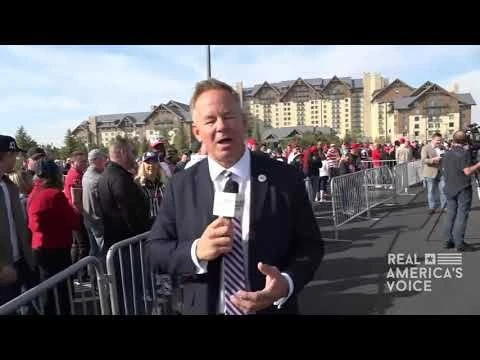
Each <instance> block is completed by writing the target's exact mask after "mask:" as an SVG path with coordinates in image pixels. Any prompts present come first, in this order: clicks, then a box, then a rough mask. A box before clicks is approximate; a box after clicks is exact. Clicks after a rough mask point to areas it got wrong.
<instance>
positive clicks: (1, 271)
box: [0, 265, 17, 285]
mask: <svg viewBox="0 0 480 360" xmlns="http://www.w3.org/2000/svg"><path fill="white" fill-rule="evenodd" d="M16 280H17V271H16V270H15V268H14V267H13V266H11V265H5V266H2V267H1V268H0V285H8V284H11V283H13V282H15V281H16Z"/></svg>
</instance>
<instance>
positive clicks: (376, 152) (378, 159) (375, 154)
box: [372, 144, 382, 168]
mask: <svg viewBox="0 0 480 360" xmlns="http://www.w3.org/2000/svg"><path fill="white" fill-rule="evenodd" d="M372 160H373V167H374V168H378V167H381V166H382V145H381V144H375V145H374V148H373V150H372Z"/></svg>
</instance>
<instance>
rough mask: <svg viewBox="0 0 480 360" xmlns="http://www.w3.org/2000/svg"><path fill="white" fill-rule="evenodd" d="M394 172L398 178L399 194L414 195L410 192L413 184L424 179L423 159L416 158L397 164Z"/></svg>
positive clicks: (397, 190) (397, 187) (397, 188)
mask: <svg viewBox="0 0 480 360" xmlns="http://www.w3.org/2000/svg"><path fill="white" fill-rule="evenodd" d="M393 173H394V176H395V179H396V184H395V185H396V188H395V191H396V192H397V194H399V195H413V194H410V193H409V191H408V190H409V188H410V187H411V186H414V185H417V184H420V183H421V182H422V181H423V176H422V161H421V160H415V161H410V162H404V163H401V164H398V165H395V167H394V169H393Z"/></svg>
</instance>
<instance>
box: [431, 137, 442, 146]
mask: <svg viewBox="0 0 480 360" xmlns="http://www.w3.org/2000/svg"><path fill="white" fill-rule="evenodd" d="M441 143H442V137H441V136H435V137H433V138H432V146H433V147H437V146H440V144H441Z"/></svg>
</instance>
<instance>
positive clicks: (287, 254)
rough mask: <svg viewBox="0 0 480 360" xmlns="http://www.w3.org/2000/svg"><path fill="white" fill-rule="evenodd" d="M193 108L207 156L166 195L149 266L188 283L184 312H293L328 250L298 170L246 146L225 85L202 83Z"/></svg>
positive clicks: (235, 100)
mask: <svg viewBox="0 0 480 360" xmlns="http://www.w3.org/2000/svg"><path fill="white" fill-rule="evenodd" d="M191 111H192V115H193V132H194V134H195V137H196V138H197V140H198V141H201V142H202V143H203V144H204V145H205V147H206V150H207V153H208V157H207V158H206V159H204V160H202V161H200V162H199V163H197V164H195V165H194V166H192V167H191V168H189V169H187V170H185V171H183V172H181V173H179V174H178V175H177V176H175V177H174V178H173V179H172V181H171V182H170V183H169V185H168V187H167V189H166V190H165V197H164V201H163V203H162V206H161V208H160V210H159V213H158V216H157V219H156V221H155V223H154V225H153V228H152V230H151V232H150V236H149V239H148V241H147V245H146V252H147V258H148V260H149V262H150V265H151V266H153V267H160V270H162V271H165V272H168V273H170V274H173V275H181V276H183V277H184V280H185V282H184V284H183V289H184V298H183V313H185V314H226V315H242V314H254V313H258V314H262V313H297V312H298V306H297V295H298V294H299V293H300V291H301V290H302V289H303V288H304V286H305V285H306V284H307V283H308V282H309V281H310V280H312V279H313V277H314V274H315V271H316V269H317V268H318V266H319V264H320V262H321V259H322V258H323V254H324V245H323V240H322V237H321V235H320V231H319V229H318V226H317V224H316V221H315V218H314V215H313V212H312V208H311V206H310V204H309V201H308V197H307V194H306V191H305V186H304V181H303V178H302V176H301V174H299V173H298V172H297V171H295V169H293V168H291V167H289V166H287V165H285V164H282V163H280V162H278V161H271V160H270V159H268V158H266V157H264V156H261V155H257V154H255V153H254V152H251V151H250V150H248V149H247V147H246V144H245V138H246V134H247V122H246V118H245V117H244V115H243V113H242V109H241V105H240V101H239V97H238V94H237V93H236V92H235V91H234V90H233V89H232V88H231V87H230V86H229V85H227V84H225V83H223V82H220V81H218V80H215V79H209V80H206V81H202V82H200V83H198V84H197V86H196V89H195V92H194V94H193V97H192V101H191Z"/></svg>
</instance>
